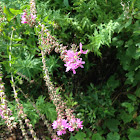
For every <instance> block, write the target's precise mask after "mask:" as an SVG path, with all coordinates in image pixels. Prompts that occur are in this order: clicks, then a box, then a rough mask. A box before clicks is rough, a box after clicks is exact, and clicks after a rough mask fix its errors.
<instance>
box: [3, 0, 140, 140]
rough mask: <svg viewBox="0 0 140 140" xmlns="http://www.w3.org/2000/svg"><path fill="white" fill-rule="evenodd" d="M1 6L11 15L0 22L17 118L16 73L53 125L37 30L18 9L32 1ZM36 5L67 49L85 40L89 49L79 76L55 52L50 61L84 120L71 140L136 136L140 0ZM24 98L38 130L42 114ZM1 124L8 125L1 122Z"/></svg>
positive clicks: (40, 0)
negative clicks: (13, 80) (13, 87)
mask: <svg viewBox="0 0 140 140" xmlns="http://www.w3.org/2000/svg"><path fill="white" fill-rule="evenodd" d="M0 5H1V7H2V11H3V13H4V14H1V18H2V17H4V16H5V17H6V20H5V21H3V22H0V63H1V64H2V68H3V69H2V71H3V75H4V78H3V81H4V82H5V88H6V89H5V90H6V94H7V96H8V99H9V100H10V102H9V107H10V108H11V109H12V111H13V112H14V115H15V116H16V111H14V110H15V106H16V104H15V102H14V101H13V92H12V88H11V86H10V78H9V76H10V73H11V72H12V73H13V74H14V77H15V79H16V84H17V86H18V87H19V88H21V89H22V90H23V91H24V92H25V93H28V95H29V98H30V99H31V100H33V101H34V102H35V103H36V106H37V107H38V109H39V110H40V111H41V113H43V114H45V115H46V117H47V119H48V120H49V121H50V122H53V121H54V120H56V116H57V115H56V111H55V107H54V105H53V103H52V102H50V100H49V95H48V93H47V89H46V88H45V83H44V81H43V73H42V63H41V59H40V56H39V53H40V52H39V49H38V38H37V35H36V31H35V29H34V28H30V27H29V26H28V25H24V24H21V13H23V10H24V9H26V8H27V9H29V1H28V0H24V1H20V0H1V2H0ZM36 7H37V20H38V21H40V22H41V23H43V24H45V25H46V26H47V28H48V29H49V31H50V32H51V34H52V35H54V36H55V37H56V38H57V39H58V40H59V42H60V43H63V44H64V45H68V46H70V45H71V44H77V45H79V43H80V42H81V43H82V44H83V48H84V49H88V50H89V51H88V54H87V55H86V56H84V55H83V60H84V61H85V65H84V69H80V68H79V69H78V70H77V74H76V75H73V74H72V72H67V73H66V72H65V67H64V62H63V61H62V60H61V59H60V57H59V55H58V54H56V53H55V52H54V51H52V52H51V54H50V55H47V58H46V65H47V67H49V73H50V75H51V80H52V82H53V83H54V84H55V85H56V86H57V87H60V91H59V92H61V95H62V96H63V98H64V100H65V101H66V103H67V105H68V106H69V107H70V108H72V109H74V110H75V113H76V115H77V117H78V118H80V119H81V120H83V125H84V129H83V130H82V131H79V132H77V133H73V134H70V135H69V136H68V137H67V138H66V139H70V140H139V139H140V111H139V108H140V99H139V98H140V11H139V10H140V1H138V0H130V1H127V0H123V1H121V0H113V1H111V0H108V1H107V0H36ZM13 28H14V29H15V31H14V33H13V38H12V42H13V43H12V52H11V55H12V61H11V62H9V53H10V52H9V44H10V40H11V33H12V30H13ZM9 63H12V68H11V67H10V66H9ZM17 73H20V74H22V75H24V76H25V77H26V78H25V77H23V76H21V75H17ZM19 98H20V99H21V102H22V104H23V106H24V109H25V112H26V114H27V115H28V117H29V119H30V120H31V122H32V124H33V126H34V127H36V126H37V125H38V124H39V116H38V114H36V112H35V111H34V108H33V106H32V105H31V104H30V102H28V101H27V99H25V98H24V96H23V95H22V94H19ZM0 124H1V125H4V123H3V121H2V120H0ZM46 136H47V134H46ZM48 139H49V138H48Z"/></svg>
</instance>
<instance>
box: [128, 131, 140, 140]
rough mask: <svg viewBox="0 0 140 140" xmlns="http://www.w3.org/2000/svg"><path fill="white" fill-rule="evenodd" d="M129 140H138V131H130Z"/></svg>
mask: <svg viewBox="0 0 140 140" xmlns="http://www.w3.org/2000/svg"><path fill="white" fill-rule="evenodd" d="M128 138H129V140H140V129H138V130H136V129H131V132H130V134H129V136H128Z"/></svg>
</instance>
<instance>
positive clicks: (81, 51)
mask: <svg viewBox="0 0 140 140" xmlns="http://www.w3.org/2000/svg"><path fill="white" fill-rule="evenodd" d="M79 46H80V51H79V53H81V54H87V52H88V50H86V51H83V50H82V43H81V42H80V45H79Z"/></svg>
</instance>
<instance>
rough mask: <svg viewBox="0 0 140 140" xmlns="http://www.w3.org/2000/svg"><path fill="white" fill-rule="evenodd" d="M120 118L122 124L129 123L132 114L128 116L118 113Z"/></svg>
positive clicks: (123, 112)
mask: <svg viewBox="0 0 140 140" xmlns="http://www.w3.org/2000/svg"><path fill="white" fill-rule="evenodd" d="M120 118H121V119H122V120H123V122H124V124H126V123H129V122H131V120H132V119H133V115H132V114H128V113H126V112H125V111H122V112H121V113H120Z"/></svg>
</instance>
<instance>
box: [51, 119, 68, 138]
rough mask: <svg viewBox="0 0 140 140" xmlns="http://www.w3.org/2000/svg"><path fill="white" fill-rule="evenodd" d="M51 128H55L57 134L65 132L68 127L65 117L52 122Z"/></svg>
mask: <svg viewBox="0 0 140 140" xmlns="http://www.w3.org/2000/svg"><path fill="white" fill-rule="evenodd" d="M52 126H53V129H57V135H58V136H60V135H62V134H66V129H67V128H68V127H69V126H68V123H67V120H65V119H57V120H56V121H54V122H53V124H52Z"/></svg>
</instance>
